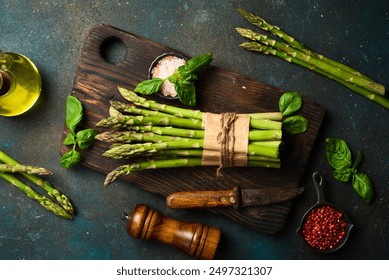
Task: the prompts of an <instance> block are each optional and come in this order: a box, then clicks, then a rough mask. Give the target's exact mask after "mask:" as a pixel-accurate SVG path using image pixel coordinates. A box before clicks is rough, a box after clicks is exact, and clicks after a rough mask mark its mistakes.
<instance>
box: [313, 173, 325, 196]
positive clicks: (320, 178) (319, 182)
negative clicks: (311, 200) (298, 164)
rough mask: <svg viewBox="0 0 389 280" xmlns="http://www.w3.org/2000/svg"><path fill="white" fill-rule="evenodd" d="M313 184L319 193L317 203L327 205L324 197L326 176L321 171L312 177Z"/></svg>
mask: <svg viewBox="0 0 389 280" xmlns="http://www.w3.org/2000/svg"><path fill="white" fill-rule="evenodd" d="M312 180H313V184H314V186H315V189H316V193H317V203H325V202H326V200H325V197H324V186H325V183H324V175H323V174H322V173H321V172H320V171H316V172H314V173H313V175H312Z"/></svg>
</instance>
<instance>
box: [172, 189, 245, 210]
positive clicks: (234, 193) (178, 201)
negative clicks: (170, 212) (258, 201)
mask: <svg viewBox="0 0 389 280" xmlns="http://www.w3.org/2000/svg"><path fill="white" fill-rule="evenodd" d="M238 203H239V190H238V188H234V189H232V190H220V191H188V192H176V193H172V194H170V195H168V196H167V197H166V205H167V206H168V207H170V208H180V209H183V208H208V207H220V206H233V205H236V204H238Z"/></svg>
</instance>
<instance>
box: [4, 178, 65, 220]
mask: <svg viewBox="0 0 389 280" xmlns="http://www.w3.org/2000/svg"><path fill="white" fill-rule="evenodd" d="M0 177H1V178H3V179H4V180H6V181H8V182H9V183H11V184H12V185H14V186H16V187H17V188H19V189H20V190H21V191H22V192H24V193H25V194H26V195H27V196H28V197H29V198H31V199H33V200H35V201H37V202H38V203H39V204H40V205H42V206H43V207H45V208H46V209H47V210H49V211H51V212H53V213H54V214H56V215H58V216H60V217H63V218H66V219H72V215H70V214H69V213H68V212H67V211H66V210H65V209H63V208H62V207H60V206H58V205H57V204H55V203H54V202H53V201H51V200H50V199H48V198H47V197H45V196H43V195H40V194H38V193H37V192H35V191H34V190H33V189H31V188H30V187H29V186H27V185H26V184H24V183H23V182H22V181H20V180H19V179H17V178H16V177H15V176H13V175H11V174H8V173H3V172H0Z"/></svg>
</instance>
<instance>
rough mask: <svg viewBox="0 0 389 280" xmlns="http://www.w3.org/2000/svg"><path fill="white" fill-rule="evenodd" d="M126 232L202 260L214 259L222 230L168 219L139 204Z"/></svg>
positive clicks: (133, 212)
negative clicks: (170, 246) (174, 248)
mask: <svg viewBox="0 0 389 280" xmlns="http://www.w3.org/2000/svg"><path fill="white" fill-rule="evenodd" d="M124 215H125V218H126V219H127V220H128V223H127V232H128V234H129V235H130V236H131V237H133V238H136V239H144V240H149V239H154V240H157V241H159V242H162V243H165V244H168V245H172V246H175V247H177V248H179V249H181V250H182V251H184V252H185V253H187V254H189V255H191V256H195V257H197V258H200V259H205V260H209V259H213V257H214V255H215V252H216V248H217V245H218V243H219V240H220V230H219V229H218V228H213V227H210V226H208V225H204V224H202V223H195V222H194V223H191V222H183V221H179V220H175V219H172V218H169V217H166V216H164V215H162V214H160V213H159V212H157V211H155V210H154V209H152V208H151V207H149V206H148V205H145V204H139V205H137V206H136V207H135V208H134V210H133V211H132V213H131V215H130V216H129V217H128V216H127V215H126V214H125V213H124Z"/></svg>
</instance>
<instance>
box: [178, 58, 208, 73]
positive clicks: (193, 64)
mask: <svg viewBox="0 0 389 280" xmlns="http://www.w3.org/2000/svg"><path fill="white" fill-rule="evenodd" d="M212 59H213V55H212V53H205V54H202V55H199V56H196V57H193V58H191V59H189V60H188V61H187V62H186V63H185V64H184V65H182V66H180V67H179V68H178V71H179V72H188V73H198V72H200V71H202V70H203V69H205V68H206V67H207V66H208V65H209V64H210V63H211V62H212Z"/></svg>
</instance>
